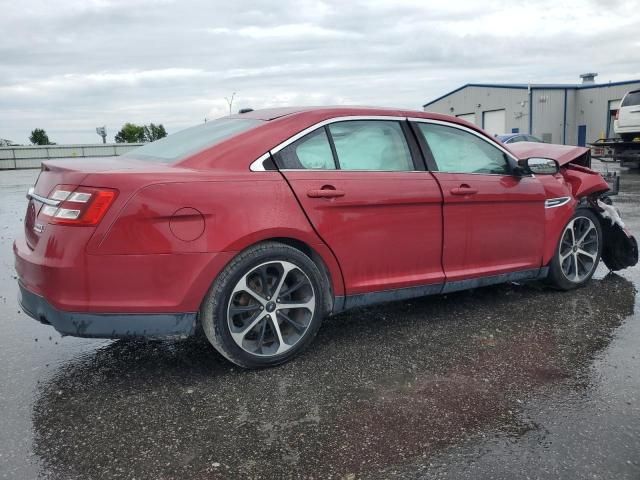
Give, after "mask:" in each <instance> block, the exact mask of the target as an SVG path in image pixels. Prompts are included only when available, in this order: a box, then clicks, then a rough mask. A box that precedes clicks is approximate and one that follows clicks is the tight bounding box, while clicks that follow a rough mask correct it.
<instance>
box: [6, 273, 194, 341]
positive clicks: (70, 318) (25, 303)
mask: <svg viewBox="0 0 640 480" xmlns="http://www.w3.org/2000/svg"><path fill="white" fill-rule="evenodd" d="M19 286H20V291H19V294H18V295H19V297H18V300H19V302H20V305H21V306H22V309H23V310H24V312H25V313H26V314H27V315H29V316H30V317H32V318H34V319H36V320H38V321H39V322H42V323H44V324H47V325H51V326H53V328H55V329H56V330H57V331H58V332H60V333H61V334H62V335H73V336H74V337H87V338H135V337H144V338H155V339H168V338H184V337H188V336H191V335H193V334H194V333H195V328H196V319H197V313H195V312H189V313H161V314H126V313H122V314H120V313H77V312H65V311H62V310H58V309H57V308H55V307H54V306H52V305H51V304H50V303H49V302H47V301H46V300H45V299H44V298H43V297H41V296H40V295H36V294H35V293H33V292H30V291H29V290H28V289H26V288H25V287H24V285H22V283H20V284H19Z"/></svg>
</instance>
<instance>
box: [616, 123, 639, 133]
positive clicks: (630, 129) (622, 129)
mask: <svg viewBox="0 0 640 480" xmlns="http://www.w3.org/2000/svg"><path fill="white" fill-rule="evenodd" d="M613 131H614V132H615V133H617V134H621V133H637V134H638V136H640V125H631V126H628V127H622V126H619V125H618V124H617V122H616V124H615V125H614V127H613Z"/></svg>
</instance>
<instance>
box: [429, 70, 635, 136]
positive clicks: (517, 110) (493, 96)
mask: <svg viewBox="0 0 640 480" xmlns="http://www.w3.org/2000/svg"><path fill="white" fill-rule="evenodd" d="M596 75H597V74H596V73H585V74H582V75H580V77H581V78H582V83H580V84H526V83H516V84H480V83H469V84H467V85H463V86H462V87H459V88H457V89H455V90H453V91H451V92H449V93H447V94H446V95H443V96H441V97H438V98H436V99H435V100H432V101H431V102H429V103H426V104H425V105H423V107H424V110H425V111H428V112H436V113H445V114H447V115H454V116H456V117H461V118H464V119H465V120H467V121H470V122H472V123H474V124H476V125H478V126H480V127H482V128H484V129H485V130H487V131H488V132H489V133H491V134H494V135H495V134H502V133H529V134H531V135H535V136H536V137H538V138H541V139H542V140H544V141H545V142H549V143H562V144H566V145H582V146H584V145H585V144H586V143H589V142H592V141H595V140H596V139H598V138H601V137H604V138H611V137H614V135H615V134H614V131H613V120H614V118H615V114H616V112H617V110H618V108H619V106H620V101H621V100H622V97H623V96H624V94H625V93H627V92H628V91H630V90H637V89H640V80H629V81H624V82H610V83H603V84H598V83H595V81H594V78H595V76H596Z"/></svg>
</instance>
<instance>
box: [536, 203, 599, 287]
mask: <svg viewBox="0 0 640 480" xmlns="http://www.w3.org/2000/svg"><path fill="white" fill-rule="evenodd" d="M601 252H602V228H601V226H600V221H599V220H598V218H597V217H596V215H595V214H594V213H593V212H592V211H590V210H588V209H585V208H581V209H578V210H577V211H576V213H574V215H573V216H572V217H571V219H570V220H569V222H568V223H567V225H566V226H565V227H564V230H563V231H562V235H561V237H560V242H559V243H558V247H557V248H556V253H555V255H554V256H553V259H552V260H551V264H550V265H549V277H548V280H549V283H550V284H551V285H553V286H554V287H557V288H560V289H562V290H571V289H573V288H576V287H580V286H582V285H584V284H585V283H587V282H588V281H589V280H590V279H591V277H592V276H593V274H594V273H595V271H596V268H597V267H598V262H599V261H600V254H601Z"/></svg>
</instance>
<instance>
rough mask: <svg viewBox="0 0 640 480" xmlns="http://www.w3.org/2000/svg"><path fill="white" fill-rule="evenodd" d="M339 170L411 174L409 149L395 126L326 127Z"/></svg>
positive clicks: (374, 122)
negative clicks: (332, 143)
mask: <svg viewBox="0 0 640 480" xmlns="http://www.w3.org/2000/svg"><path fill="white" fill-rule="evenodd" d="M329 132H330V133H331V138H332V139H333V142H334V144H335V147H336V154H337V155H338V164H339V165H340V168H341V169H342V170H379V171H398V170H405V171H406V170H413V169H414V168H413V161H412V159H411V154H410V152H409V146H408V145H407V141H406V139H405V136H404V132H403V131H402V127H401V126H400V124H399V123H398V122H394V121H385V120H353V121H346V122H337V123H332V124H331V125H329Z"/></svg>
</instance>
